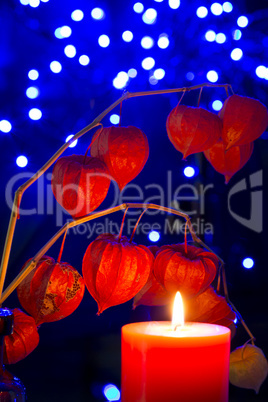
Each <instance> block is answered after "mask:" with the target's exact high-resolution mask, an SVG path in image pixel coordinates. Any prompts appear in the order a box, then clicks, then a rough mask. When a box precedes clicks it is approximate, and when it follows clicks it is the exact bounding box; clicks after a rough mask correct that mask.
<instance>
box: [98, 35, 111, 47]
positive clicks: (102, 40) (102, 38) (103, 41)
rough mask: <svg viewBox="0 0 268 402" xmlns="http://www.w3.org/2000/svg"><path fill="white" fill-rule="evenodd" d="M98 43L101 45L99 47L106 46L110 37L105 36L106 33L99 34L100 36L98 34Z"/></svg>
mask: <svg viewBox="0 0 268 402" xmlns="http://www.w3.org/2000/svg"><path fill="white" fill-rule="evenodd" d="M98 44H99V45H100V46H101V47H104V48H105V47H108V46H109V45H110V38H109V36H107V35H101V36H99V39H98Z"/></svg>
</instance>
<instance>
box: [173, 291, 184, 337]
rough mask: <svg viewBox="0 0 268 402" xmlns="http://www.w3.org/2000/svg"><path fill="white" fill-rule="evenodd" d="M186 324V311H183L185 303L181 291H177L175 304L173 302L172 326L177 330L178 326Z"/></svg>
mask: <svg viewBox="0 0 268 402" xmlns="http://www.w3.org/2000/svg"><path fill="white" fill-rule="evenodd" d="M183 326H184V313H183V303H182V297H181V294H180V292H177V293H176V296H175V300H174V304H173V314H172V328H173V330H174V331H176V329H177V327H183Z"/></svg>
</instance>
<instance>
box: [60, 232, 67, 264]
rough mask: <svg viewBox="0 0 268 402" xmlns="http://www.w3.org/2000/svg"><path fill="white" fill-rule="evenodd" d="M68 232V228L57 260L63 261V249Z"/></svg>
mask: <svg viewBox="0 0 268 402" xmlns="http://www.w3.org/2000/svg"><path fill="white" fill-rule="evenodd" d="M67 232H68V230H66V231H65V233H64V236H63V239H62V243H61V247H60V252H59V255H58V259H57V262H60V261H61V257H62V253H63V249H64V244H65V240H66V235H67Z"/></svg>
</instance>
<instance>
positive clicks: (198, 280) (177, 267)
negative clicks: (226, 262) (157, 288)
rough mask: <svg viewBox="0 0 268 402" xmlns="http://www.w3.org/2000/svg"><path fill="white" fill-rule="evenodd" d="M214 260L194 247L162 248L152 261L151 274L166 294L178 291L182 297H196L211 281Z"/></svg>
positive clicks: (214, 271)
mask: <svg viewBox="0 0 268 402" xmlns="http://www.w3.org/2000/svg"><path fill="white" fill-rule="evenodd" d="M217 267H218V258H217V257H216V255H215V254H213V253H210V252H208V251H205V250H203V249H201V248H198V247H195V246H187V249H186V248H185V244H173V245H170V246H162V247H161V248H160V250H159V251H158V252H157V255H156V257H155V262H154V269H153V272H154V275H155V277H156V279H157V280H158V282H160V283H161V284H162V285H163V286H164V287H165V289H166V290H167V291H168V292H171V293H174V292H176V291H180V292H181V293H182V295H183V296H184V297H186V298H189V297H194V296H197V295H198V294H200V293H202V292H203V291H204V290H206V289H207V288H208V286H209V285H210V284H211V282H212V281H213V279H214V278H215V275H216V271H217Z"/></svg>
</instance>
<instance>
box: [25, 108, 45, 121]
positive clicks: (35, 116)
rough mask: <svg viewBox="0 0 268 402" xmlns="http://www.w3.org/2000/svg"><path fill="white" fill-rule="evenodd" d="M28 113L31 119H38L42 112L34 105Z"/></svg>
mask: <svg viewBox="0 0 268 402" xmlns="http://www.w3.org/2000/svg"><path fill="white" fill-rule="evenodd" d="M28 115H29V117H30V119H31V120H40V119H41V117H42V112H41V110H40V109H37V108H35V107H34V108H32V109H31V110H29V113H28Z"/></svg>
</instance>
